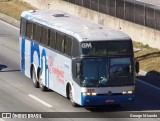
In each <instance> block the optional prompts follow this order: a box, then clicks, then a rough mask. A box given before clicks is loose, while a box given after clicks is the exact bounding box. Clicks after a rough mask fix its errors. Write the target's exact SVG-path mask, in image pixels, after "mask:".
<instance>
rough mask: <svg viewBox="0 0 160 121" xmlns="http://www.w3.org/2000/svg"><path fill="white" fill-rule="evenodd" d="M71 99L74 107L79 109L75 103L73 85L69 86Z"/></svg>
mask: <svg viewBox="0 0 160 121" xmlns="http://www.w3.org/2000/svg"><path fill="white" fill-rule="evenodd" d="M69 99H70V101H71V104H72V106H73V107H77V106H78V105H77V104H76V103H75V102H74V101H73V91H72V87H71V85H70V86H69Z"/></svg>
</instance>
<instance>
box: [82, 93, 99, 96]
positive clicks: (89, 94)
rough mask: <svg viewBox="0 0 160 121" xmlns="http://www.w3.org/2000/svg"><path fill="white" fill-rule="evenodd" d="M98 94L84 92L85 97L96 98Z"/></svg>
mask: <svg viewBox="0 0 160 121" xmlns="http://www.w3.org/2000/svg"><path fill="white" fill-rule="evenodd" d="M96 95H97V93H89V92H83V96H96Z"/></svg>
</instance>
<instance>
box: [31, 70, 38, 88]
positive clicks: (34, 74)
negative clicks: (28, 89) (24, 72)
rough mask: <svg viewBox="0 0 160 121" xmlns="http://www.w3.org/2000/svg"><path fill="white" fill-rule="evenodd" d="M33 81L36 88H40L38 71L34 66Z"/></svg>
mask: <svg viewBox="0 0 160 121" xmlns="http://www.w3.org/2000/svg"><path fill="white" fill-rule="evenodd" d="M32 81H33V85H34V87H35V88H39V82H38V81H37V78H36V71H35V69H34V68H33V69H32Z"/></svg>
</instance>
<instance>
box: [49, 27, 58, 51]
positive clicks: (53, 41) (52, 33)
mask: <svg viewBox="0 0 160 121" xmlns="http://www.w3.org/2000/svg"><path fill="white" fill-rule="evenodd" d="M48 35H49V37H48V38H49V40H48V45H49V46H50V47H51V48H53V49H55V48H56V46H55V45H56V32H55V31H53V30H49V34H48Z"/></svg>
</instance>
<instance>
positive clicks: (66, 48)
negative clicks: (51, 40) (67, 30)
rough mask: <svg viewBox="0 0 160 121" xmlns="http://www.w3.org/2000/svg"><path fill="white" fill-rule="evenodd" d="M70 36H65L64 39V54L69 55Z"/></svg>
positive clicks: (70, 48)
mask: <svg viewBox="0 0 160 121" xmlns="http://www.w3.org/2000/svg"><path fill="white" fill-rule="evenodd" d="M72 42H73V41H72V38H71V37H69V36H66V39H65V54H67V55H69V56H71V55H72Z"/></svg>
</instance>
